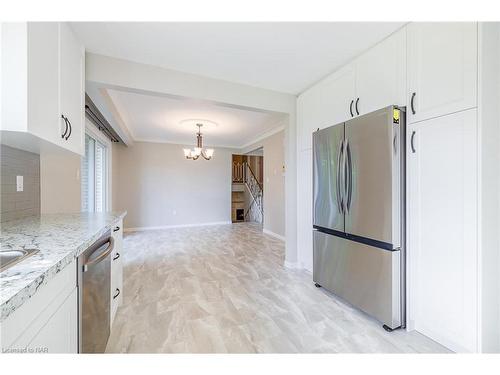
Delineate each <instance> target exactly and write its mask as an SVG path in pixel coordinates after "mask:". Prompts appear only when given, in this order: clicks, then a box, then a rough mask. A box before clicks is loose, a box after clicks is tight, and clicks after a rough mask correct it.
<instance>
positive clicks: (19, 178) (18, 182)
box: [16, 176, 24, 191]
mask: <svg viewBox="0 0 500 375" xmlns="http://www.w3.org/2000/svg"><path fill="white" fill-rule="evenodd" d="M16 190H17V191H23V190H24V177H23V176H16Z"/></svg>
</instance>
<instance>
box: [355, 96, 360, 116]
mask: <svg viewBox="0 0 500 375" xmlns="http://www.w3.org/2000/svg"><path fill="white" fill-rule="evenodd" d="M358 103H359V98H357V99H356V106H355V107H356V113H357V114H358V115H359V109H358Z"/></svg>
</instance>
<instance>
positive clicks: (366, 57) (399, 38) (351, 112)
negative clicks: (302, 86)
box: [297, 28, 406, 150]
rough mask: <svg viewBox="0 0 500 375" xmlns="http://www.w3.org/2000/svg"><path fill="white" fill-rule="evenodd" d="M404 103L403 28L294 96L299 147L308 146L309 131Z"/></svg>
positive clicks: (310, 145) (309, 146) (310, 138)
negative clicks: (296, 96)
mask: <svg viewBox="0 0 500 375" xmlns="http://www.w3.org/2000/svg"><path fill="white" fill-rule="evenodd" d="M405 103H406V28H403V29H401V30H399V31H397V32H396V33H394V34H393V35H391V36H389V37H388V38H387V39H385V40H383V41H382V42H381V43H379V44H377V45H376V46H374V47H373V48H371V49H370V50H368V51H367V52H365V53H364V54H363V55H361V56H360V57H358V58H357V59H356V60H354V61H353V62H352V63H350V64H348V65H346V66H344V67H343V68H341V69H339V70H338V71H336V72H335V73H333V74H331V75H329V76H328V77H327V78H325V79H324V80H322V81H321V82H319V83H317V84H316V85H314V86H313V87H311V88H310V89H309V90H307V91H305V92H304V93H302V94H301V95H300V96H299V98H298V100H297V119H298V135H299V144H298V147H299V150H307V149H310V148H311V147H312V132H313V131H315V130H316V129H317V128H320V129H322V128H325V127H328V126H331V125H335V124H337V123H339V122H342V121H346V120H348V119H350V118H353V117H356V116H359V115H362V114H366V113H368V112H372V111H375V110H377V109H380V108H383V107H386V106H389V105H391V104H396V105H405Z"/></svg>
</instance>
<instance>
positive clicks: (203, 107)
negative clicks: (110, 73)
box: [106, 89, 284, 148]
mask: <svg viewBox="0 0 500 375" xmlns="http://www.w3.org/2000/svg"><path fill="white" fill-rule="evenodd" d="M106 91H107V93H108V95H109V97H110V98H111V100H112V102H113V104H114V106H115V107H116V109H117V110H118V112H119V114H120V117H121V119H122V120H123V122H124V123H125V125H126V126H127V128H128V130H129V131H130V132H131V134H132V137H133V139H134V140H136V141H150V142H167V143H178V144H184V145H193V144H194V143H195V142H196V132H197V127H196V125H195V122H197V121H195V122H191V123H188V124H186V123H183V121H184V120H189V119H201V120H203V119H206V120H210V121H212V122H215V123H216V124H217V126H213V125H212V126H210V125H209V124H205V126H204V127H203V128H202V133H203V145H204V146H214V147H234V148H242V147H244V146H246V145H248V143H250V142H253V141H255V140H256V139H258V138H259V136H263V135H266V134H271V133H273V131H278V130H279V129H281V127H282V125H283V123H282V120H283V119H284V117H283V116H284V115H283V114H280V113H273V112H261V111H255V110H250V109H244V108H234V107H227V106H223V105H220V104H216V103H211V102H207V101H200V100H196V99H189V98H174V97H166V96H157V95H149V94H142V93H135V92H128V91H119V90H114V89H107V90H106ZM201 122H203V121H201Z"/></svg>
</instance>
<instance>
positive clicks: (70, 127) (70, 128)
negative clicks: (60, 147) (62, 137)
mask: <svg viewBox="0 0 500 375" xmlns="http://www.w3.org/2000/svg"><path fill="white" fill-rule="evenodd" d="M66 120H67V121H68V124H69V134H68V135H67V136H66V140H68V139H69V137H71V130H73V127H72V126H71V121H69V119H68V118H67V117H66Z"/></svg>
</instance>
